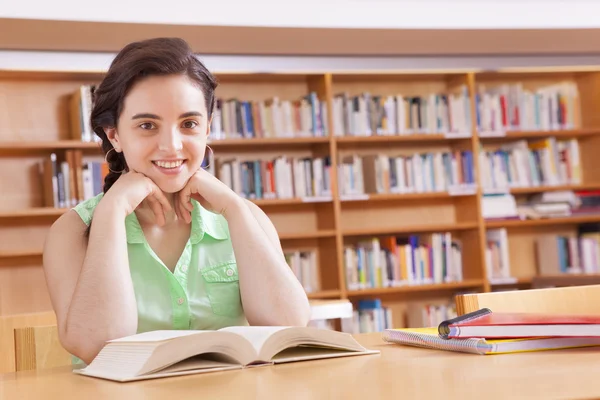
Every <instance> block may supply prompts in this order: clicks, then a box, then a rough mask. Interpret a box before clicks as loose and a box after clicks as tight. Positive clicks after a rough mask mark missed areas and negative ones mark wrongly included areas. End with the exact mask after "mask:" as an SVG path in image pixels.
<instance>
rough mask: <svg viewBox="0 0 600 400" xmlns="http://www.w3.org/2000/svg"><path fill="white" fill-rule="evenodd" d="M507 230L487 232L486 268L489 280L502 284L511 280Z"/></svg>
mask: <svg viewBox="0 0 600 400" xmlns="http://www.w3.org/2000/svg"><path fill="white" fill-rule="evenodd" d="M508 250H509V249H508V234H507V232H506V229H504V228H502V229H488V230H487V231H486V232H485V266H486V270H487V276H488V280H489V281H491V282H502V281H506V280H508V279H511V273H510V256H509V251H508Z"/></svg>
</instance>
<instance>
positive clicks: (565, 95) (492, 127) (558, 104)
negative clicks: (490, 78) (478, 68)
mask: <svg viewBox="0 0 600 400" xmlns="http://www.w3.org/2000/svg"><path fill="white" fill-rule="evenodd" d="M579 101H580V99H579V90H578V88H577V85H576V84H575V83H573V82H558V83H555V84H551V85H547V86H542V87H538V88H536V89H533V90H532V89H528V88H527V87H524V85H523V84H522V83H521V82H519V83H515V84H501V85H495V86H492V85H489V84H485V83H480V84H479V85H478V86H477V89H476V93H475V109H476V121H477V122H476V124H477V130H478V132H479V135H480V136H495V135H502V134H504V133H506V132H508V131H551V130H569V129H576V128H578V127H580V126H581V107H580V104H579Z"/></svg>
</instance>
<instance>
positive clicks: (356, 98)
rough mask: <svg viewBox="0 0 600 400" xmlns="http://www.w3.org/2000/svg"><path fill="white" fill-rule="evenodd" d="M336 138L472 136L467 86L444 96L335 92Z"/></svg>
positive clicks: (435, 94)
mask: <svg viewBox="0 0 600 400" xmlns="http://www.w3.org/2000/svg"><path fill="white" fill-rule="evenodd" d="M332 110H333V111H332V113H333V115H332V123H333V131H334V135H335V136H375V135H410V134H446V133H459V134H463V135H465V136H471V134H470V132H471V105H470V100H469V93H468V89H467V86H466V85H462V86H460V87H459V88H458V89H457V90H456V91H453V92H447V93H429V94H425V95H421V96H412V95H407V94H402V93H396V94H393V93H390V94H373V93H370V92H366V91H365V92H362V93H360V94H357V95H350V94H349V93H348V92H342V93H336V94H334V97H333V104H332Z"/></svg>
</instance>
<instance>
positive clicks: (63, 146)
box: [0, 140, 101, 154]
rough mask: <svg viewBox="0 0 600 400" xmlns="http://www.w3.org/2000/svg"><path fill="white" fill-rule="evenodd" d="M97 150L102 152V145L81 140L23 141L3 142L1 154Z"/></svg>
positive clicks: (0, 148)
mask: <svg viewBox="0 0 600 400" xmlns="http://www.w3.org/2000/svg"><path fill="white" fill-rule="evenodd" d="M69 149H74V150H95V151H98V152H99V151H100V150H101V149H100V143H94V142H91V143H88V142H82V141H79V140H55V141H47V142H46V141H33V140H31V141H22V142H1V141H0V154H15V153H16V154H20V153H49V152H52V151H58V150H69Z"/></svg>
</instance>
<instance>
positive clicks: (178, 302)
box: [177, 297, 183, 305]
mask: <svg viewBox="0 0 600 400" xmlns="http://www.w3.org/2000/svg"><path fill="white" fill-rule="evenodd" d="M177 304H179V305H182V304H183V298H181V297H180V298H179V299H178V300H177Z"/></svg>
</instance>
